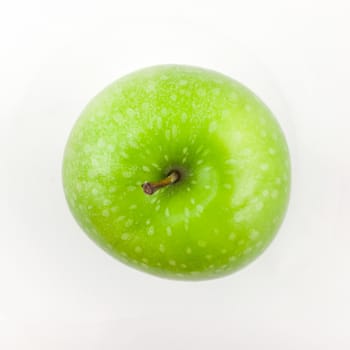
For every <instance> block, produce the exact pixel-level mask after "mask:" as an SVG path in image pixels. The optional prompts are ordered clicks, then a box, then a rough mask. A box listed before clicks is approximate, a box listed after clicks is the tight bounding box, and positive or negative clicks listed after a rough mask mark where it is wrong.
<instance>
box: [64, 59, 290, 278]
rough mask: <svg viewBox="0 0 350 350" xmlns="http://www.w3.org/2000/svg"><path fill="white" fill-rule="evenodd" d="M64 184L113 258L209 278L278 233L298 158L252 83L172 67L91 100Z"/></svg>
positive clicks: (67, 158)
mask: <svg viewBox="0 0 350 350" xmlns="http://www.w3.org/2000/svg"><path fill="white" fill-rule="evenodd" d="M63 185H64V191H65V196H66V198H67V201H68V204H69V207H70V210H71V212H72V213H73V215H74V217H75V219H76V220H77V222H78V223H79V224H80V226H81V227H82V229H83V230H84V231H85V232H86V233H87V234H88V236H89V237H90V238H91V239H92V240H94V241H95V242H96V243H97V244H98V245H99V246H100V247H102V248H103V249H104V250H105V251H107V252H108V253H109V254H111V255H112V256H114V257H116V258H117V259H119V260H121V261H123V262H125V263H126V264H128V265H130V266H133V267H135V268H137V269H140V270H143V271H146V272H149V273H151V274H155V275H158V276H163V277H167V278H174V279H184V280H199V279H209V278H214V277H219V276H223V275H227V274H229V273H232V272H233V271H236V270H238V269H240V268H242V267H243V266H245V265H246V264H248V263H249V262H251V261H252V260H254V259H255V258H256V257H257V256H258V255H260V254H261V253H262V252H263V251H264V249H265V248H266V247H267V246H268V245H269V243H270V242H271V240H272V239H273V238H274V236H275V234H276V232H277V231H278V228H279V226H280V224H281V222H282V220H283V217H284V214H285V211H286V208H287V204H288V198H289V191H290V158H289V152H288V147H287V143H286V140H285V138H284V135H283V133H282V131H281V129H280V127H279V125H278V123H277V121H276V119H275V118H274V116H273V115H272V113H271V111H270V110H269V109H268V108H267V107H266V105H265V104H264V103H263V102H262V101H261V100H260V99H259V98H258V97H257V96H256V95H254V94H253V93H252V92H251V91H250V90H248V89H247V88H246V87H244V86H243V85H242V84H240V83H238V82H237V81H235V80H232V79H231V78H229V77H227V76H225V75H222V74H220V73H218V72H214V71H211V70H207V69H202V68H197V67H189V66H182V65H161V66H155V67H150V68H146V69H143V70H140V71H137V72H134V73H132V74H129V75H127V76H125V77H123V78H121V79H119V80H117V81H116V82H114V83H113V84H111V85H110V86H108V87H107V88H106V89H104V90H103V91H102V92H101V93H100V94H98V95H97V96H96V97H95V98H93V99H92V101H91V102H90V103H89V104H88V105H87V107H86V108H85V109H84V111H83V112H82V114H81V116H80V118H79V119H78V121H77V122H76V124H75V126H74V128H73V130H72V132H71V134H70V136H69V140H68V143H67V145H66V148H65V153H64V161H63Z"/></svg>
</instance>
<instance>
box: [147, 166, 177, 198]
mask: <svg viewBox="0 0 350 350" xmlns="http://www.w3.org/2000/svg"><path fill="white" fill-rule="evenodd" d="M179 179H180V173H179V172H178V171H176V170H172V171H171V172H170V173H169V175H168V176H167V177H166V178H165V179H163V180H160V181H158V182H145V183H144V184H142V189H143V192H145V193H146V194H149V195H151V194H153V193H154V192H156V191H158V190H159V189H160V188H162V187H166V186H169V185H171V184H174V183H175V182H177V181H179Z"/></svg>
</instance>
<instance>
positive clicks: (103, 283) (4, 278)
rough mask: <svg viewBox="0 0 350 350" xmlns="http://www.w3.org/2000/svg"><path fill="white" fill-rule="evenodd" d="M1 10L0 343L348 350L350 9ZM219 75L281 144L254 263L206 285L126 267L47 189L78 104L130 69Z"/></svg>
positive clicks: (44, 6)
mask: <svg viewBox="0 0 350 350" xmlns="http://www.w3.org/2000/svg"><path fill="white" fill-rule="evenodd" d="M0 7H1V9H0V107H1V109H0V111H1V112H0V160H1V167H0V170H1V171H0V219H1V221H0V222H1V224H0V235H1V236H0V238H1V241H0V348H1V349H4V350H5V349H6V350H7V349H155V350H157V349H166V350H173V349H243V350H245V349H268V350H274V349H284V350H289V349H307V350H311V349H318V350H323V349H337V350H338V349H349V348H350V329H349V328H350V282H349V268H350V253H349V246H350V238H349V234H350V225H349V218H348V217H349V199H348V198H349V197H350V185H349V183H350V137H349V134H350V121H349V120H350V111H349V102H350V2H349V1H346V0H344V1H341V0H333V1H322V0H317V1H316V0H315V1H312V0H288V1H281V0H276V1H274V0H264V1H261V0H256V1H249V0H245V1H226V2H224V1H220V0H216V1H204V0H202V1H185V0H177V1H160V0H159V1H154V0H153V1H152V0H148V1H130V0H128V1H116V0H115V1H103V0H99V1H88V0H85V1H73V0H70V1H66V0H61V1H56V2H53V1H38V0H32V1H7V2H1V6H0ZM158 63H186V64H193V65H199V66H204V67H208V68H212V69H217V70H220V71H222V72H223V73H226V74H228V75H231V76H232V77H234V78H236V79H238V80H240V81H242V82H243V83H244V84H246V85H247V86H249V87H250V88H251V89H252V90H254V91H255V92H256V93H257V94H258V95H260V97H261V98H262V99H263V100H265V102H266V103H267V104H268V105H269V106H270V108H271V109H272V110H273V112H274V113H275V114H276V115H277V117H278V119H279V121H280V123H281V125H282V127H283V129H284V131H285V133H286V136H287V139H288V142H289V145H290V149H291V155H292V162H293V189H292V197H291V202H290V207H289V211H288V215H287V217H286V220H285V222H284V224H283V227H282V228H281V230H280V232H279V234H278V236H277V238H276V239H275V240H274V242H273V243H272V245H271V246H270V248H269V249H268V250H267V251H266V253H265V254H264V255H263V256H261V257H260V258H259V259H258V260H257V261H255V262H254V263H253V264H251V265H250V266H249V267H247V268H245V269H244V270H242V271H240V272H238V273H236V274H234V275H231V276H228V277H226V278H222V279H217V280H212V281H207V282H196V283H194V282H176V281H169V280H163V279H159V278H157V277H153V276H150V275H146V274H144V273H141V272H138V271H136V270H133V269H130V268H128V267H126V266H124V265H122V264H121V263H119V262H117V261H116V260H113V259H112V258H111V257H109V256H108V255H106V254H105V253H104V252H103V251H102V250H100V249H99V248H97V246H95V245H94V243H92V242H91V241H90V240H89V239H88V238H87V237H86V236H85V235H84V234H83V233H82V232H81V230H80V229H79V228H78V226H77V224H76V223H75V222H74V220H73V218H72V217H71V215H70V213H69V211H68V207H67V205H66V203H65V200H64V197H63V191H62V186H61V178H60V171H61V160H62V152H63V148H64V145H65V142H66V139H67V136H68V133H69V131H70V129H71V127H72V125H73V123H74V121H75V120H76V118H77V116H78V115H79V113H80V111H81V110H82V108H83V107H84V106H85V104H86V103H87V102H88V101H89V99H90V98H91V97H93V96H94V95H95V94H96V93H97V92H98V91H100V90H101V89H102V88H103V87H104V86H105V85H107V84H109V83H110V82H112V81H113V80H115V79H116V78H118V77H120V76H122V75H125V74H127V73H128V72H130V71H132V70H134V69H138V68H141V67H143V66H148V65H154V64H158Z"/></svg>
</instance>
